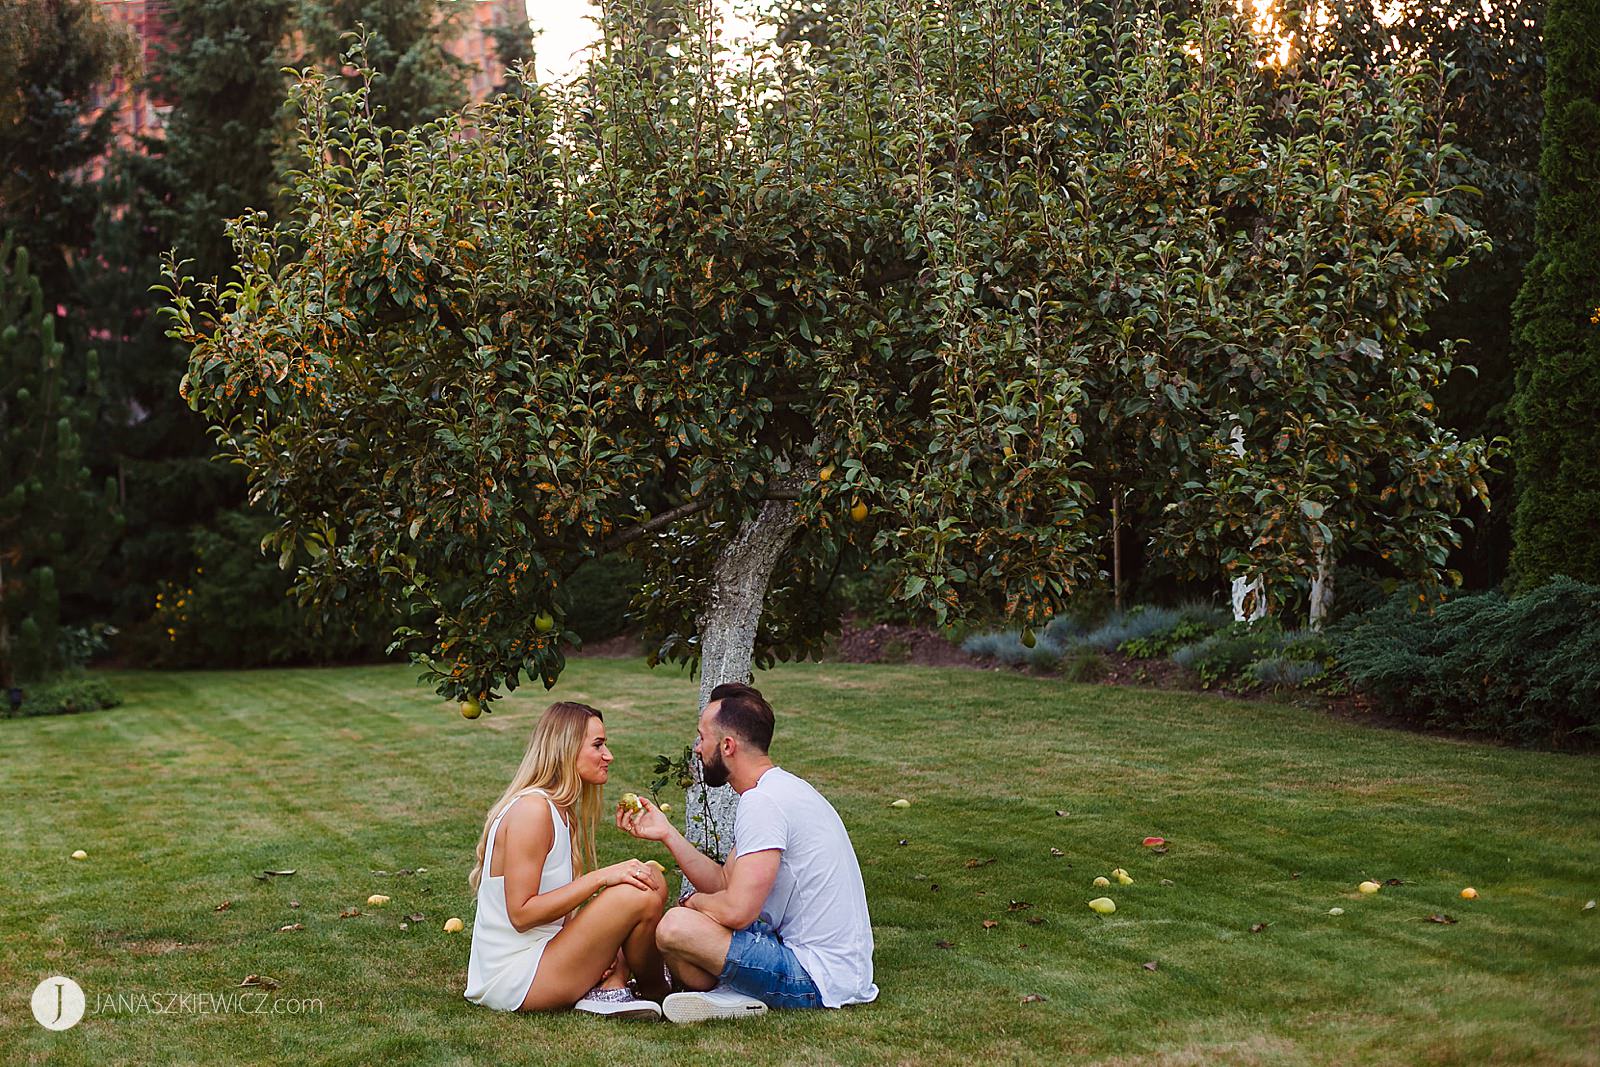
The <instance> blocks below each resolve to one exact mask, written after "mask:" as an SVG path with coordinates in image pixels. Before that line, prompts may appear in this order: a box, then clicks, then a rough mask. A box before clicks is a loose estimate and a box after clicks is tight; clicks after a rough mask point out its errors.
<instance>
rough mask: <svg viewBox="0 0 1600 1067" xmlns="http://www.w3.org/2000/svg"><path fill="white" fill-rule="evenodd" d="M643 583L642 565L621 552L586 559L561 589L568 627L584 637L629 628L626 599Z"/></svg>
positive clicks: (612, 634)
mask: <svg viewBox="0 0 1600 1067" xmlns="http://www.w3.org/2000/svg"><path fill="white" fill-rule="evenodd" d="M643 584H644V567H643V565H641V564H640V563H638V562H636V561H634V560H632V559H628V558H626V557H624V556H616V555H612V556H603V557H601V558H599V559H591V560H587V561H585V562H584V563H583V564H582V565H581V566H579V567H578V569H577V570H575V571H573V573H572V577H571V578H568V579H567V582H566V584H565V585H564V586H562V589H561V597H562V609H563V611H564V612H565V619H564V621H565V623H566V625H567V628H568V629H570V630H572V631H573V632H574V633H576V634H577V635H578V636H579V637H581V638H583V639H584V640H585V641H604V640H605V639H606V638H608V637H615V636H617V635H618V634H620V633H623V632H624V631H626V630H627V629H628V624H629V618H628V602H629V601H630V600H632V599H633V595H634V593H636V592H638V591H639V587H640V586H641V585H643Z"/></svg>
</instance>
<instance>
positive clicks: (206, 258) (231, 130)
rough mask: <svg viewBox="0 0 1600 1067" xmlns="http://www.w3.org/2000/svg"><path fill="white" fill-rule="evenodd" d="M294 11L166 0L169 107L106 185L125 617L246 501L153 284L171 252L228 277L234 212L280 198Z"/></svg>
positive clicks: (158, 75)
mask: <svg viewBox="0 0 1600 1067" xmlns="http://www.w3.org/2000/svg"><path fill="white" fill-rule="evenodd" d="M295 14H296V8H295V0H172V2H171V3H170V4H169V5H168V6H167V7H166V9H165V10H164V12H163V17H164V18H165V19H166V22H167V26H166V39H167V41H168V42H169V47H168V48H167V49H166V50H165V51H164V52H163V53H162V54H161V55H160V56H159V58H158V59H157V60H156V62H155V63H154V64H153V65H152V68H151V70H150V71H149V72H148V75H147V78H146V82H145V88H146V90H147V91H149V92H150V93H151V94H152V95H154V96H156V97H158V98H160V99H163V100H165V101H167V102H168V103H169V104H170V110H169V112H168V118H167V122H166V126H165V129H164V130H163V133H162V135H161V136H159V137H153V138H148V139H146V141H145V142H144V143H143V144H142V145H140V146H139V150H138V151H135V152H124V153H121V154H120V155H119V156H118V158H117V159H116V161H115V164H114V166H113V171H112V176H111V178H110V180H109V183H108V188H107V195H106V201H107V206H106V210H105V212H104V214H103V215H102V218H101V225H100V233H99V253H100V258H101V259H102V260H103V261H104V263H105V264H106V269H100V270H96V271H95V272H93V274H92V276H91V277H89V278H87V279H86V280H85V287H86V288H87V290H88V291H89V292H90V294H91V295H92V297H93V299H92V301H91V302H92V304H93V306H94V307H95V309H96V314H97V315H98V316H99V317H100V319H101V328H102V332H103V335H104V336H106V337H107V341H106V342H105V344H106V356H107V360H106V369H107V379H108V385H109V387H110V392H111V396H112V401H113V402H112V404H111V405H110V406H109V408H108V410H107V418H106V424H105V426H104V427H103V428H102V431H101V433H100V435H99V438H98V444H99V446H100V452H99V454H98V455H97V457H96V458H97V462H98V464H99V465H100V466H102V467H103V468H105V469H106V470H107V471H109V472H111V473H113V474H114V475H115V476H116V479H117V483H118V485H119V487H120V490H121V493H122V496H123V501H124V506H125V508H126V510H127V514H128V519H129V528H130V531H131V532H130V534H129V536H128V537H127V538H126V539H124V541H123V542H122V544H121V545H120V546H119V548H118V552H117V557H116V564H115V572H116V573H115V574H114V576H113V581H112V582H111V583H109V585H110V586H111V588H113V589H114V590H115V591H116V598H117V599H116V603H115V604H114V605H112V608H113V610H114V611H115V614H116V615H117V617H118V618H119V620H120V621H122V622H124V623H132V622H136V621H139V620H142V619H146V618H148V617H149V615H150V611H151V608H152V605H153V604H154V603H155V594H156V590H157V588H158V587H159V585H160V584H161V583H162V582H173V581H178V580H180V579H182V578H184V577H185V576H187V575H188V574H190V572H191V571H192V568H193V562H192V561H193V547H192V546H193V537H194V531H195V530H196V529H197V528H201V527H205V526H208V525H210V524H212V523H213V522H214V521H215V516H216V515H217V513H218V512H219V511H220V510H222V509H225V508H230V507H238V506H242V505H243V503H244V486H243V483H242V481H241V479H240V478H239V477H238V475H237V473H236V472H235V471H232V470H230V469H229V468H227V467H225V466H223V465H220V464H214V463H212V462H211V455H212V452H213V448H212V445H211V441H210V439H209V437H208V435H207V433H206V431H205V426H204V424H203V423H202V422H201V420H199V419H197V418H195V416H194V414H193V413H192V412H190V411H189V410H188V408H187V406H186V405H185V404H184V403H183V401H182V399H181V398H180V397H179V396H178V381H179V379H180V377H181V376H182V371H183V357H182V353H181V352H180V351H179V350H178V349H177V348H175V347H174V345H173V343H172V341H171V340H170V339H169V338H168V337H167V336H166V332H165V331H166V327H165V324H164V323H163V322H162V321H161V319H160V317H159V316H158V315H157V314H156V313H155V311H154V307H155V304H156V297H155V296H154V295H153V294H152V293H151V292H150V286H152V285H154V284H156V282H157V281H158V280H159V277H160V269H161V268H160V264H161V256H162V254H163V253H165V252H166V251H167V250H168V249H169V248H176V249H177V250H178V254H179V255H180V256H181V257H183V258H185V259H188V260H191V261H192V262H193V264H194V269H195V270H196V271H197V272H199V273H200V274H201V275H202V276H204V277H219V276H220V277H227V276H228V275H229V274H230V273H231V272H232V269H233V263H234V257H233V251H232V248H231V245H230V242H229V240H228V238H227V235H226V232H225V224H226V220H228V219H231V218H236V217H238V216H240V215H242V214H245V213H247V212H249V211H252V210H257V209H271V208H272V207H273V200H274V197H275V196H276V195H277V194H276V190H277V187H278V174H279V172H280V171H281V169H282V158H281V150H280V146H281V145H282V144H284V143H285V139H286V132H287V131H286V123H287V117H286V115H285V113H284V110H283V108H284V101H285V98H286V96H287V94H288V80H287V77H286V76H285V74H284V72H283V70H284V67H285V66H287V65H288V64H289V62H290V60H291V53H290V48H289V42H290V37H291V33H292V31H293V28H294V18H295Z"/></svg>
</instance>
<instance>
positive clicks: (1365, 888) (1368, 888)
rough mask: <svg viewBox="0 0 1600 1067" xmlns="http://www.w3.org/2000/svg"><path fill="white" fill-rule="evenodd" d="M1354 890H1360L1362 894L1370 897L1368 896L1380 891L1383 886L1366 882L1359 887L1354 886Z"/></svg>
mask: <svg viewBox="0 0 1600 1067" xmlns="http://www.w3.org/2000/svg"><path fill="white" fill-rule="evenodd" d="M1356 888H1357V889H1359V890H1361V891H1362V892H1363V893H1367V894H1369V895H1370V894H1372V893H1376V892H1377V891H1378V890H1380V889H1382V888H1383V886H1381V885H1379V884H1378V883H1377V882H1373V881H1366V882H1362V883H1361V884H1360V885H1358V886H1356Z"/></svg>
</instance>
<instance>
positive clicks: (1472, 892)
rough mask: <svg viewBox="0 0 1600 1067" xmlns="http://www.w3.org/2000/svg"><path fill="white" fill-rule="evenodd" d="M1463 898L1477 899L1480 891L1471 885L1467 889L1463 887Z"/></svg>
mask: <svg viewBox="0 0 1600 1067" xmlns="http://www.w3.org/2000/svg"><path fill="white" fill-rule="evenodd" d="M1461 899H1462V900H1477V899H1478V891H1477V890H1476V889H1474V888H1472V887H1471V886H1470V885H1469V886H1467V888H1465V889H1463V890H1462V891H1461Z"/></svg>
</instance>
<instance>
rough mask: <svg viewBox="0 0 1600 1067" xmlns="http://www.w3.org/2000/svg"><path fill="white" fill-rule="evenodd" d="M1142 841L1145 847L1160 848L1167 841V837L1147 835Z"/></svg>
mask: <svg viewBox="0 0 1600 1067" xmlns="http://www.w3.org/2000/svg"><path fill="white" fill-rule="evenodd" d="M1143 843H1144V847H1145V848H1160V847H1161V846H1162V845H1164V844H1166V843H1167V839H1166V838H1164V837H1147V838H1145V839H1144V842H1143Z"/></svg>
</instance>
